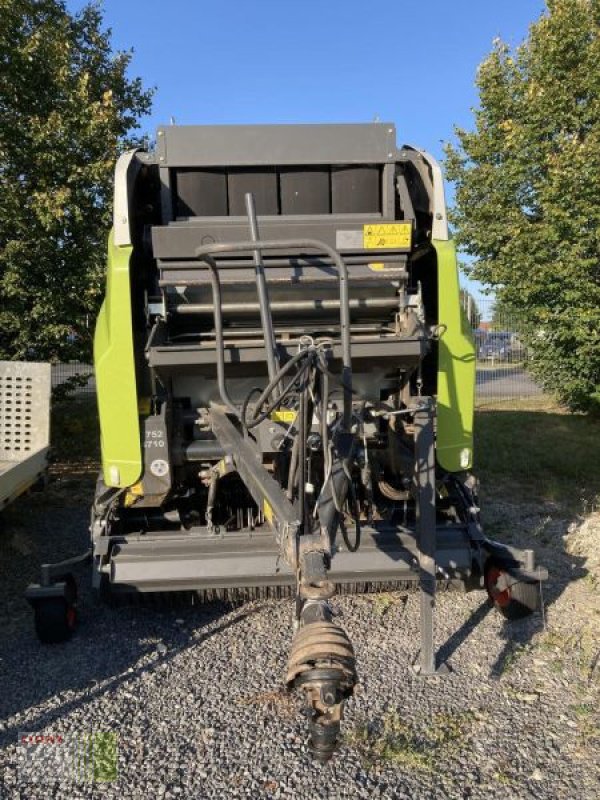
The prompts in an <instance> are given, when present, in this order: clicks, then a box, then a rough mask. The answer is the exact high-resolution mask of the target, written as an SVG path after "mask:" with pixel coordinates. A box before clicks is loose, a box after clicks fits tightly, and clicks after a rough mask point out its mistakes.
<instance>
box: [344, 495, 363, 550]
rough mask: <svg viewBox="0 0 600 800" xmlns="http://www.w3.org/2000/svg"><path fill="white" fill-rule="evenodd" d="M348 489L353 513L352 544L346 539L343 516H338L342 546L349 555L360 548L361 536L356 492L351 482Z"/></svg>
mask: <svg viewBox="0 0 600 800" xmlns="http://www.w3.org/2000/svg"><path fill="white" fill-rule="evenodd" d="M348 489H349V490H350V495H351V498H352V506H353V510H354V513H353V514H352V517H353V519H354V526H355V527H354V530H355V534H354V543H353V544H350V539H349V538H348V529H347V528H346V525H345V523H344V519H343V515H342V514H340V530H341V532H342V538H343V539H344V544H345V545H346V547H347V548H348V551H349V552H350V553H356V551H357V550H358V548H359V547H360V535H361V528H360V507H359V505H358V499H357V497H356V492H355V491H354V483H353V481H349V482H348Z"/></svg>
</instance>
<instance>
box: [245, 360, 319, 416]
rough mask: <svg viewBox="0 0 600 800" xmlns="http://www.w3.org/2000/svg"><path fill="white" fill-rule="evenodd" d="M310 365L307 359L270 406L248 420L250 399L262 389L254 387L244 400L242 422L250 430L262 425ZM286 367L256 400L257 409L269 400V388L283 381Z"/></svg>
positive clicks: (289, 362)
mask: <svg viewBox="0 0 600 800" xmlns="http://www.w3.org/2000/svg"><path fill="white" fill-rule="evenodd" d="M305 352H307V351H301V353H302V354H304V353H305ZM297 355H299V353H297V354H296V356H297ZM296 356H294V358H296ZM293 360H294V359H290V361H288V362H287V364H286V365H285V366H286V367H287V366H288V365H289V364H291V363H292V361H293ZM297 361H298V359H296V362H295V363H297ZM309 366H310V361H309V360H307V361H306V362H305V363H304V364H303V365H302V366H301V367H300V369H299V370H298V372H297V373H296V374H295V375H294V376H293V378H292V379H291V380H290V381H289V382H288V384H287V386H286V387H285V388H284V389H283V390H282V392H281V394H280V395H279V397H276V398H275V399H274V400H273V401H272V403H271V405H270V406H268V408H267V409H266V410H263V411H262V412H260V413H258V414H257V413H256V411H255V412H254V416H253V417H252V418H251V419H250V420H248V419H247V418H246V413H247V410H248V405H249V404H250V399H251V397H252V395H254V394H255V393H256V392H257V391H260V389H252V391H251V392H250V393H249V394H248V396H247V397H246V399H245V401H244V405H243V408H242V422H243V424H244V426H245V427H246V428H247V429H248V430H250V429H251V428H255V427H256V426H257V425H260V423H261V422H263V420H265V419H267V417H268V416H269V415H270V414H271V412H273V411H274V410H275V409H276V408H277V407H278V406H280V405H281V404H282V403H283V401H284V400H285V398H286V397H287V395H288V394H289V393H290V391H291V389H292V388H293V386H294V385H295V384H296V383H297V382H298V380H299V379H300V378H301V377H302V376H303V375H304V374H305V373H306V371H307V369H308V368H309ZM284 369H285V368H284ZM284 369H282V370H280V372H279V373H278V374H277V375H276V376H275V378H274V379H273V380H272V381H271V382H270V383H269V386H267V388H266V389H264V390H263V392H262V394H261V395H260V397H259V398H258V400H257V401H256V409H262V408H263V406H264V404H265V402H266V400H267V398H268V397H269V394H270V392H269V391H268V390H270V391H273V388H274V387H275V386H276V385H277V384H278V383H279V382H280V381H281V378H282V377H283V376H284V375H285V372H284ZM287 371H289V370H286V372H287Z"/></svg>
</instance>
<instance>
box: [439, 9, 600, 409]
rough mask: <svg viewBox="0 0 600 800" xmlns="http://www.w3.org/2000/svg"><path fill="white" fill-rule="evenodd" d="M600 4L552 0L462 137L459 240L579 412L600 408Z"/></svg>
mask: <svg viewBox="0 0 600 800" xmlns="http://www.w3.org/2000/svg"><path fill="white" fill-rule="evenodd" d="M599 33H600V0H548V2H547V10H546V12H545V13H544V14H543V15H542V16H541V18H540V19H539V20H538V21H537V22H535V23H534V24H532V25H531V27H530V29H529V35H528V37H527V39H526V41H525V42H524V43H523V44H522V45H521V46H520V47H518V48H517V49H516V50H515V51H511V50H510V49H509V47H508V46H507V45H505V44H503V43H502V42H500V41H496V42H495V43H494V48H493V51H492V52H491V54H490V55H489V56H488V57H487V58H486V60H485V61H484V62H483V63H482V64H481V65H480V67H479V71H478V73H477V87H478V90H479V101H480V102H479V107H478V108H477V109H476V110H475V112H474V113H475V126H474V127H475V129H474V130H473V131H466V130H463V129H456V131H455V133H456V137H457V145H456V146H451V145H449V146H448V147H447V148H446V168H447V174H448V177H449V178H450V180H453V181H454V182H455V184H456V206H455V209H454V211H453V216H452V219H453V223H454V225H455V226H456V233H457V240H458V244H459V245H460V246H461V247H462V248H463V250H465V251H466V252H467V253H469V254H471V255H472V256H474V257H475V259H474V261H473V263H472V264H471V265H469V266H467V269H468V271H469V272H470V274H471V276H472V277H474V278H476V279H478V280H480V281H483V282H484V283H487V284H489V285H491V286H493V287H494V288H495V291H496V295H497V296H498V298H499V299H500V300H501V301H502V302H503V303H505V304H506V306H507V307H510V308H512V309H515V311H517V312H519V313H520V314H521V316H522V319H523V320H524V321H525V322H526V327H527V334H526V335H527V339H528V344H529V346H530V350H531V353H532V355H533V360H532V361H531V369H532V370H533V372H534V373H535V375H536V376H537V377H538V379H539V380H540V381H541V382H542V383H543V385H544V386H545V387H546V388H547V389H549V390H552V391H553V392H555V393H556V394H557V395H558V396H559V398H560V399H561V400H562V401H563V402H566V403H568V404H569V405H570V406H571V407H572V408H578V409H589V408H593V407H596V408H597V407H598V406H599V405H600V247H599V245H600V178H599V176H600V36H599Z"/></svg>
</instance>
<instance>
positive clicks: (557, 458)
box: [475, 398, 600, 512]
mask: <svg viewBox="0 0 600 800" xmlns="http://www.w3.org/2000/svg"><path fill="white" fill-rule="evenodd" d="M536 399H538V400H539V398H536ZM545 402H546V403H547V404H548V403H549V401H548V400H545ZM475 457H476V463H475V471H476V473H477V475H478V476H479V478H480V480H481V491H482V495H483V497H484V498H485V497H486V496H490V495H494V496H496V497H505V498H507V499H508V498H513V499H515V500H516V501H517V502H523V501H525V502H527V501H528V502H531V501H534V502H535V501H537V502H540V501H549V502H555V503H558V504H560V505H562V506H564V507H565V508H567V509H569V510H576V511H578V512H581V511H589V510H592V509H593V508H594V507H595V506H596V505H597V503H598V502H599V498H600V421H599V420H598V419H597V418H593V417H590V416H586V415H583V414H569V413H565V412H564V411H563V410H562V409H560V408H557V407H556V406H554V405H551V404H550V405H548V406H547V407H542V406H540V407H538V408H537V409H534V408H526V407H525V408H523V407H518V408H513V409H512V410H505V409H498V408H495V409H494V410H491V409H490V408H487V409H479V410H478V411H477V413H476V414H475Z"/></svg>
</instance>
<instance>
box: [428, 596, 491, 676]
mask: <svg viewBox="0 0 600 800" xmlns="http://www.w3.org/2000/svg"><path fill="white" fill-rule="evenodd" d="M491 611H493V609H492V606H491V605H490V604H489V602H488V600H487V598H486V599H485V600H484V601H483V603H482V604H481V605H480V606H479V607H478V608H476V609H475V611H474V612H473V613H472V614H471V616H470V617H469V618H468V619H467V620H465V622H463V624H462V625H461V626H460V628H458V630H456V631H454V633H453V634H452V636H450V638H449V639H447V640H446V641H445V642H444V644H443V645H442V646H441V647H440V649H439V650H438V661H439V662H441V663H446V662H448V661H450V659H451V658H452V656H453V655H454V653H455V652H456V651H457V650H458V648H459V647H460V646H461V645H462V644H463V643H464V642H465V641H466V640H467V639H468V638H469V636H470V635H471V634H472V633H473V631H474V630H475V628H476V627H477V626H478V625H479V624H480V623H481V622H483V620H484V619H485V618H486V617H487V615H488V614H489V613H490V612H491Z"/></svg>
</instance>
